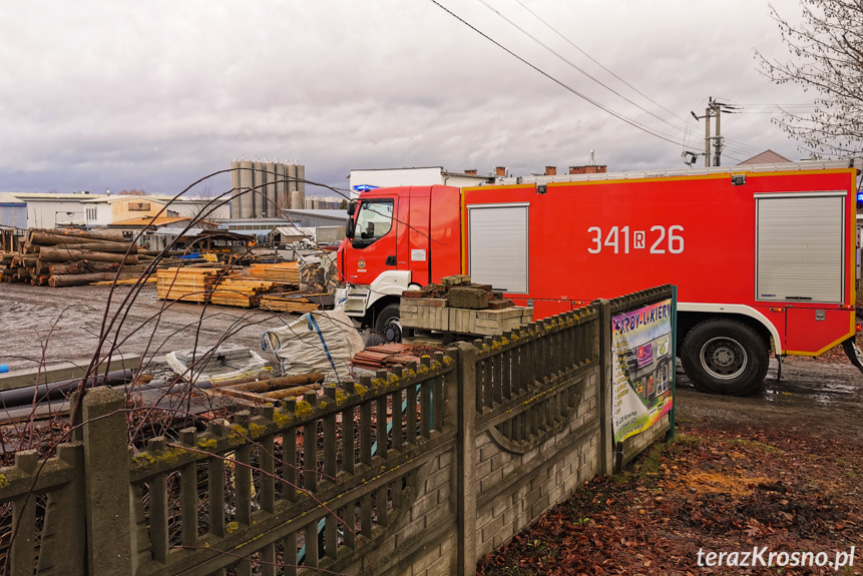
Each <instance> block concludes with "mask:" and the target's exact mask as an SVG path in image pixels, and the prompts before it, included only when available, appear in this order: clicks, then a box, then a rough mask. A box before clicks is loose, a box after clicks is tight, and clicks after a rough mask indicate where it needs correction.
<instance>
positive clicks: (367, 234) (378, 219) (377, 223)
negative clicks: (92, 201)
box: [354, 199, 393, 246]
mask: <svg viewBox="0 0 863 576" xmlns="http://www.w3.org/2000/svg"><path fill="white" fill-rule="evenodd" d="M392 227H393V201H392V199H389V200H367V201H363V203H362V204H360V212H359V214H358V215H357V224H356V228H355V229H356V232H355V233H354V234H355V237H354V238H355V241H359V242H361V243H362V244H363V245H366V246H367V245H369V244H371V243H372V242H374V241H375V240H377V239H379V238H382V237H384V236H386V235H387V233H389V231H390V230H391V229H392Z"/></svg>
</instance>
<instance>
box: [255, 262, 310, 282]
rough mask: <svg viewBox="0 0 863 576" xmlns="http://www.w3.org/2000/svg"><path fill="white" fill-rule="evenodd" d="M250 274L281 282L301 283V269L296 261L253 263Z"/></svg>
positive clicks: (262, 278)
mask: <svg viewBox="0 0 863 576" xmlns="http://www.w3.org/2000/svg"><path fill="white" fill-rule="evenodd" d="M249 276H250V277H251V278H260V279H261V280H267V281H270V282H278V283H280V284H295V285H298V284H299V283H300V269H299V266H298V265H297V263H296V262H281V263H279V264H252V265H251V266H249Z"/></svg>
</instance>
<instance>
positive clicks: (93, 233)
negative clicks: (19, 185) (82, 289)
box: [0, 228, 138, 286]
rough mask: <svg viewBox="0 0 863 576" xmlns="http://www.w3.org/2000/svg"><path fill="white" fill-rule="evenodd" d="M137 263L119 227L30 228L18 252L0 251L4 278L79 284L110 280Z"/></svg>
mask: <svg viewBox="0 0 863 576" xmlns="http://www.w3.org/2000/svg"><path fill="white" fill-rule="evenodd" d="M137 264H138V256H137V249H136V247H135V245H134V244H132V242H129V241H127V240H125V239H124V238H123V233H122V232H121V231H118V230H89V231H85V230H77V229H73V228H58V229H54V230H42V229H31V230H30V231H29V232H28V233H27V236H26V239H25V241H24V243H23V244H22V246H21V250H20V251H19V252H4V253H2V254H0V266H2V267H3V272H2V279H3V281H4V282H29V283H30V284H34V285H39V286H45V285H47V286H79V285H83V284H89V283H91V282H98V281H106V280H113V279H114V278H115V277H116V275H117V271H118V270H120V267H121V266H123V267H124V270H128V268H129V267H133V266H135V265H137Z"/></svg>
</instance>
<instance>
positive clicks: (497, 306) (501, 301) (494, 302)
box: [488, 298, 515, 310]
mask: <svg viewBox="0 0 863 576" xmlns="http://www.w3.org/2000/svg"><path fill="white" fill-rule="evenodd" d="M514 307H515V302H513V301H512V300H508V299H507V298H492V299H491V300H489V301H488V309H489V310H505V309H507V308H514Z"/></svg>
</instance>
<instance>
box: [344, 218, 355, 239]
mask: <svg viewBox="0 0 863 576" xmlns="http://www.w3.org/2000/svg"><path fill="white" fill-rule="evenodd" d="M345 238H350V239H351V240H353V238H354V219H353V218H348V221H347V222H346V223H345Z"/></svg>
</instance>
